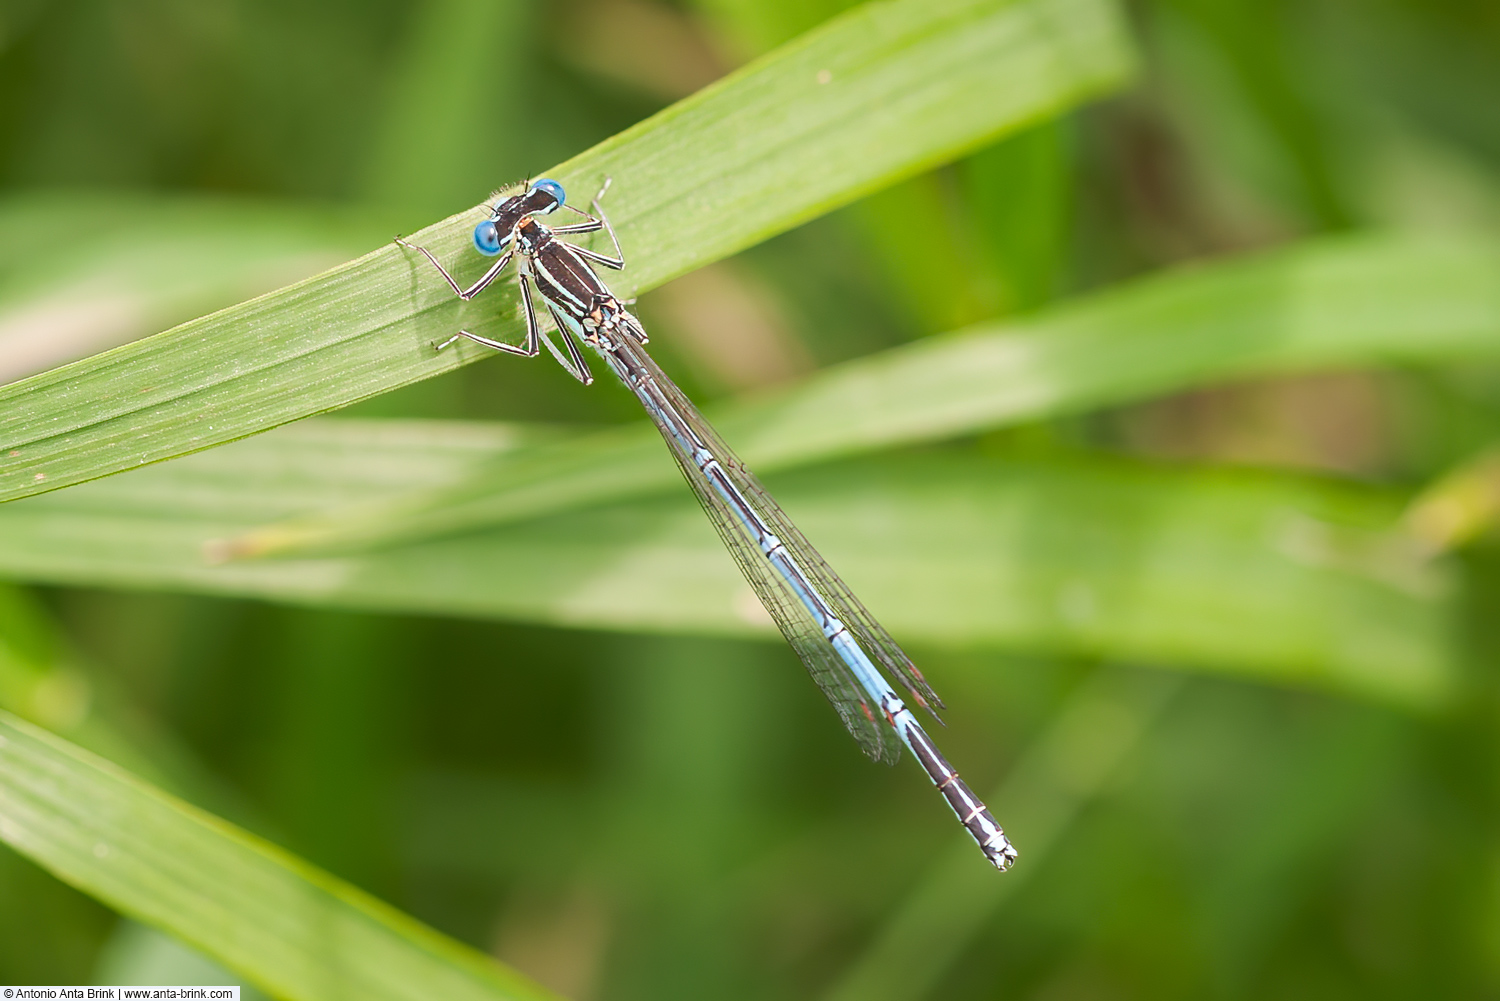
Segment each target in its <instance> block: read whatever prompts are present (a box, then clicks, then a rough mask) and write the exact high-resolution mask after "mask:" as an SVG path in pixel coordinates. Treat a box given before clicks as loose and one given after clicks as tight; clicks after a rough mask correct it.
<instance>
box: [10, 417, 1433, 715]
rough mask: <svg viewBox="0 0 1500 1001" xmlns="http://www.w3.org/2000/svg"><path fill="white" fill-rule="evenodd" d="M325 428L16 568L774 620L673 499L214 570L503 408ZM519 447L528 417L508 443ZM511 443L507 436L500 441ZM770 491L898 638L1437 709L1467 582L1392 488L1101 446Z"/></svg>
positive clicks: (37, 503)
mask: <svg viewBox="0 0 1500 1001" xmlns="http://www.w3.org/2000/svg"><path fill="white" fill-rule="evenodd" d="M391 423H392V425H393V428H392V430H391V431H386V430H385V428H386V427H387V424H386V422H380V421H353V420H325V421H309V422H305V423H303V424H299V425H296V426H295V427H290V428H285V429H282V430H280V431H278V432H276V433H275V434H273V435H266V436H261V437H258V438H256V439H253V440H251V441H246V442H241V443H239V444H237V445H234V446H233V447H230V448H225V449H216V450H214V451H211V452H206V453H204V454H202V455H197V456H193V457H191V458H187V459H183V460H182V461H180V462H174V463H170V464H167V465H163V466H160V467H156V468H152V469H144V470H140V471H137V472H134V473H131V474H130V475H128V476H120V477H114V478H111V479H108V480H104V481H101V482H98V483H92V484H88V485H85V486H80V487H78V488H76V489H72V490H67V491H61V492H57V493H53V494H49V495H46V496H43V497H33V498H29V499H27V500H24V501H19V502H16V503H13V504H8V505H5V506H4V507H3V508H0V574H4V575H8V576H12V577H16V578H23V579H32V580H38V581H48V582H55V583H73V584H88V585H92V586H120V587H149V588H174V589H186V590H191V591H205V592H210V593H220V594H238V595H257V596H263V597H266V598H271V599H275V600H281V601H293V602H306V603H312V604H319V605H330V606H341V607H352V608H370V609H386V610H398V609H399V610H403V611H414V612H429V613H437V614H448V615H474V616H495V617H503V618H510V619H521V620H528V621H537V622H545V623H553V624H560V625H569V626H591V627H596V628H610V629H629V630H642V631H654V632H679V633H728V634H740V635H744V634H751V635H754V634H757V633H761V634H765V635H770V623H769V622H768V621H767V620H766V617H765V614H764V612H763V611H762V610H761V608H760V606H759V604H758V603H757V602H756V601H755V599H754V597H753V596H752V595H751V594H750V593H749V591H748V590H747V589H746V587H745V584H744V581H743V579H741V578H740V576H739V574H738V573H737V572H736V571H735V567H734V564H733V562H732V561H731V560H729V559H728V558H726V556H725V554H724V552H723V547H722V546H721V545H720V543H719V540H718V538H717V536H716V535H715V534H714V533H713V531H712V529H711V528H710V527H709V526H708V524H707V523H706V522H705V521H704V519H703V517H702V513H701V512H700V511H699V510H698V509H697V507H696V505H695V504H694V503H693V500H692V498H691V496H690V495H689V494H688V493H687V491H684V490H680V489H679V490H676V491H674V492H673V493H672V494H670V495H668V496H664V497H660V498H651V499H643V500H639V501H636V502H633V503H622V504H619V505H616V506H613V507H609V508H599V509H594V510H592V511H590V512H589V515H588V517H586V518H580V517H578V516H576V515H574V514H570V513H564V514H558V515H552V516H548V517H542V518H535V519H532V520H529V521H525V522H520V523H516V524H511V525H505V526H497V527H494V528H491V529H488V530H486V531H484V532H476V533H470V534H466V535H462V536H458V537H453V538H445V539H441V540H436V541H432V542H425V543H420V544H415V545H410V546H404V547H399V548H393V549H386V550H380V551H377V552H373V553H366V554H359V555H351V556H343V557H332V558H322V559H296V560H292V559H284V560H257V561H242V562H235V563H229V564H224V565H220V566H210V565H207V564H205V562H204V560H203V557H202V552H201V550H202V546H203V544H204V542H205V540H209V539H214V538H223V537H226V536H232V535H234V534H235V533H237V532H241V531H244V529H246V528H248V527H249V526H251V525H254V524H257V523H259V522H264V521H268V520H272V519H275V518H277V517H280V516H284V515H285V514H287V513H289V512H291V511H298V510H307V509H308V508H309V507H310V506H316V505H318V504H320V503H334V504H336V503H338V502H340V501H345V502H346V501H347V499H348V498H350V497H354V496H375V497H379V496H382V495H383V494H384V495H389V494H390V493H392V492H400V491H403V490H405V489H409V487H410V485H411V484H412V483H415V482H429V481H436V482H444V481H448V482H451V481H452V480H453V479H454V478H459V477H462V476H464V475H465V474H466V472H467V471H468V470H471V469H472V468H473V466H474V465H476V464H479V463H482V462H484V461H486V458H487V457H488V456H493V455H495V454H497V453H499V452H500V451H501V450H502V449H504V448H507V447H511V443H512V442H513V440H515V438H514V437H507V436H506V430H505V429H504V428H503V427H494V426H485V425H461V424H460V425H454V424H449V423H446V422H440V421H432V422H391ZM515 437H519V438H521V439H523V440H524V435H521V436H515ZM488 439H494V440H488ZM770 486H771V488H772V489H773V491H774V493H775V494H776V496H777V497H778V498H779V499H780V500H781V502H782V503H783V505H784V506H785V508H786V510H787V511H788V512H789V513H790V514H791V515H792V517H793V518H794V519H796V521H797V524H798V525H799V526H801V527H802V528H803V529H804V530H805V531H806V532H807V534H808V536H809V537H810V538H812V539H813V540H815V541H816V542H817V544H818V546H819V548H820V549H821V550H822V551H823V553H824V554H825V555H827V556H828V557H829V559H830V560H831V561H832V562H833V564H834V565H835V566H837V567H838V568H839V572H840V573H841V574H842V575H843V577H844V578H845V579H846V580H847V581H848V582H849V584H850V585H851V586H852V587H853V588H854V590H855V591H856V592H857V593H858V594H859V595H860V596H861V597H862V598H863V599H864V601H865V602H866V604H868V605H869V607H870V608H871V610H872V611H873V612H874V613H875V614H876V615H878V616H880V617H881V619H882V621H883V622H884V623H885V625H886V626H887V627H888V628H889V629H890V630H891V631H892V633H894V634H895V635H897V636H900V637H901V638H902V639H903V641H909V642H910V643H912V644H921V643H924V642H925V643H935V644H945V645H950V646H960V647H963V646H990V647H1002V648H1010V649H1023V650H1034V651H1045V652H1068V653H1084V654H1090V655H1100V656H1106V657H1112V658H1115V659H1120V660H1130V661H1138V662H1148V663H1160V664H1170V665H1176V666H1183V667H1190V668H1194V669H1210V670H1218V671H1226V672H1231V673H1235V674H1240V675H1245V676H1249V677H1255V678H1260V679H1265V680H1273V681H1281V682H1285V683H1290V684H1297V685H1309V686H1314V687H1322V688H1331V689H1335V690H1338V691H1343V692H1351V693H1357V694H1360V695H1363V696H1367V697H1373V698H1377V699H1381V700H1385V701H1389V702H1393V703H1396V704H1398V705H1402V706H1406V707H1414V706H1433V705H1435V704H1438V703H1440V702H1442V701H1443V700H1444V699H1446V698H1447V697H1448V696H1449V695H1450V694H1451V692H1452V688H1453V684H1454V679H1455V658H1456V656H1457V654H1456V651H1455V649H1454V642H1455V638H1454V636H1453V634H1452V633H1453V630H1452V624H1451V621H1450V619H1451V617H1452V615H1453V607H1452V591H1453V583H1454V582H1453V580H1452V578H1451V575H1450V572H1449V568H1448V567H1446V565H1444V564H1442V563H1430V562H1427V561H1426V560H1425V559H1424V557H1423V554H1422V553H1421V552H1420V551H1418V550H1417V549H1416V547H1415V546H1414V545H1413V543H1412V542H1411V540H1410V539H1409V538H1408V537H1407V536H1406V535H1405V534H1404V533H1402V532H1401V531H1400V530H1399V528H1398V526H1399V523H1400V516H1401V511H1402V500H1403V498H1402V497H1400V496H1399V495H1395V494H1392V493H1388V492H1384V491H1380V490H1376V489H1369V488H1360V487H1353V486H1349V485H1344V484H1336V483H1328V482H1320V481H1318V480H1315V479H1309V478H1302V477H1290V476H1276V475H1267V474H1252V473H1246V472H1242V473H1204V472H1191V471H1172V470H1166V469H1153V468H1150V467H1140V466H1134V465H1129V464H1123V463H1120V464H1116V463H1109V462H1103V461H1095V462H1090V463H1072V462H1062V463H1055V462H1045V461H1037V460H1024V461H1018V460H1005V461H997V460H996V459H993V458H988V457H985V456H982V455H977V454H974V453H956V454H930V455H893V456H887V457H882V458H880V459H879V460H874V459H863V460H858V461H852V462H845V463H840V464H838V465H833V466H828V467H819V468H816V469H807V470H802V471H799V472H797V473H795V474H782V475H781V476H779V477H775V478H772V479H771V480H770Z"/></svg>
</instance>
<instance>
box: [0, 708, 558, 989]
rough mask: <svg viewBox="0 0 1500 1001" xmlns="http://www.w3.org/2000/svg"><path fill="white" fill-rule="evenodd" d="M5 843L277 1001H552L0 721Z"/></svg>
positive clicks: (291, 861)
mask: <svg viewBox="0 0 1500 1001" xmlns="http://www.w3.org/2000/svg"><path fill="white" fill-rule="evenodd" d="M0 840H3V841H4V842H5V843H6V844H8V845H10V846H11V847H12V848H14V849H15V850H16V851H18V852H20V853H21V854H23V855H25V856H27V857H28V858H30V859H32V860H33V861H35V862H36V863H37V864H39V865H41V866H42V867H44V868H46V869H48V870H49V871H51V872H52V873H54V874H55V875H56V876H58V877H59V878H60V879H62V880H64V881H65V882H68V883H71V884H72V885H74V886H76V887H78V888H79V889H81V890H83V891H84V892H85V893H88V894H89V895H91V896H93V897H95V898H97V899H98V900H100V901H102V902H103V903H105V904H108V905H109V906H110V907H113V908H114V909H116V910H118V911H120V912H121V913H122V914H127V915H129V916H131V917H133V918H135V919H137V920H139V921H142V922H144V923H147V924H150V925H154V926H156V927H158V928H162V929H164V930H166V931H169V932H171V933H172V934H173V935H175V936H176V937H178V938H180V939H182V940H183V941H184V942H188V943H190V944H192V945H193V946H195V947H196V948H198V949H200V950H201V951H202V952H204V953H205V954H207V955H209V956H212V957H214V958H215V959H217V960H219V961H220V962H222V963H223V964H224V965H225V966H227V967H229V968H230V969H232V970H235V971H237V972H239V973H241V974H244V975H245V976H247V977H249V978H250V979H252V980H254V981H255V982H256V983H257V984H259V985H261V986H263V987H264V988H266V989H267V990H268V991H270V992H271V993H272V994H274V995H276V996H278V997H284V998H292V999H298V1001H313V999H327V998H348V997H359V998H374V999H401V1001H415V999H417V998H429V997H444V998H454V999H470V1001H499V999H514V998H550V997H553V996H554V995H552V994H551V993H550V992H548V991H546V990H544V989H543V988H541V987H538V986H536V985H534V984H532V983H529V982H528V981H526V980H525V979H523V978H522V977H521V976H519V975H518V974H515V973H513V972H511V971H509V970H507V969H505V968H503V967H501V966H499V965H498V964H496V963H494V962H493V961H491V960H490V959H489V958H488V957H486V956H484V955H482V954H480V953H478V952H475V951H474V950H472V949H469V948H468V947H466V946H464V945H461V944H460V943H457V942H454V941H452V940H450V939H447V938H445V937H444V936H442V935H439V934H438V933H437V932H434V931H432V930H431V929H429V928H427V927H426V926H424V925H421V924H419V923H417V922H416V921H413V920H412V919H410V918H408V917H406V916H405V915H403V914H401V913H400V912H398V911H396V910H395V909H393V908H391V907H388V906H386V905H385V904H382V903H380V902H379V901H377V900H375V899H374V898H372V897H370V896H368V895H366V894H365V893H363V892H361V891H359V890H357V889H355V888H354V887H352V886H349V885H348V884H346V883H343V882H341V881H339V880H337V879H334V878H333V877H332V876H329V875H328V874H327V873H325V872H322V871H320V870H318V869H316V868H314V867H313V866H311V865H309V864H307V863H305V862H303V861H301V860H300V859H297V858H296V857H294V856H291V855H289V854H287V853H286V852H283V851H281V850H280V849H278V848H276V847H275V846H274V845H271V844H268V843H267V842H264V841H262V840H260V839H259V838H256V837H254V836H252V835H250V834H247V833H245V832H244V831H241V830H239V829H237V828H235V827H233V826H231V825H229V824H227V823H225V822H224V821H222V820H219V819H218V818H216V817H214V816H212V815H210V814H207V813H204V812H202V811H200V810H198V809H196V808H195V807H192V806H189V805H188V804H186V803H183V802H182V801H180V800H177V799H175V798H173V797H171V796H169V795H167V794H166V793H164V792H161V791H160V790H159V789H156V788H155V787H153V786H151V785H149V784H147V783H145V782H143V781H141V780H140V779H138V778H136V777H134V776H133V775H130V774H129V773H128V772H124V771H121V770H119V769H117V768H115V767H114V766H112V765H110V764H109V763H108V762H106V761H103V760H102V759H99V758H96V757H94V756H93V755H92V754H89V753H88V752H86V751H83V750H81V749H79V748H77V747H75V746H73V745H71V744H69V743H67V742H66V741H64V740H62V739H61V738H58V737H55V736H53V735H52V734H49V733H47V732H46V731H45V730H41V729H38V728H37V727H34V726H32V725H30V724H29V723H25V722H23V721H21V720H19V719H17V718H16V717H14V716H11V715H9V714H8V713H0Z"/></svg>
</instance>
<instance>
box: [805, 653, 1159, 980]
mask: <svg viewBox="0 0 1500 1001" xmlns="http://www.w3.org/2000/svg"><path fill="white" fill-rule="evenodd" d="M1180 687H1181V679H1180V678H1173V677H1168V676H1162V675H1158V674H1144V673H1135V672H1131V673H1126V672H1124V671H1117V670H1104V671H1101V672H1099V674H1097V675H1096V676H1095V677H1093V678H1092V679H1090V680H1089V681H1088V682H1087V683H1085V684H1084V685H1083V686H1082V687H1081V689H1080V690H1079V691H1077V692H1074V693H1073V695H1072V696H1070V697H1069V699H1068V701H1067V702H1066V703H1065V704H1064V705H1063V706H1062V709H1061V711H1060V712H1059V713H1058V714H1057V716H1056V717H1055V718H1054V719H1053V721H1052V724H1051V725H1050V726H1049V727H1048V729H1047V732H1046V733H1044V734H1042V736H1041V738H1040V739H1039V740H1037V741H1036V742H1035V743H1033V744H1032V746H1031V747H1030V749H1029V750H1028V751H1027V752H1026V753H1025V755H1023V756H1022V758H1021V760H1020V761H1019V762H1018V763H1017V764H1016V767H1015V769H1014V770H1013V771H1012V772H1011V774H1010V776H1009V777H1008V778H1006V780H1005V781H1004V782H1002V783H1001V784H1000V785H999V786H998V787H997V788H996V789H995V790H994V792H992V793H990V795H988V796H986V797H985V799H986V800H987V801H988V802H989V803H990V804H991V808H992V809H994V810H995V811H997V813H998V814H999V815H1000V816H1001V818H1002V823H1003V824H1004V825H1005V829H1006V831H1007V833H1008V834H1009V835H1010V837H1011V839H1012V840H1013V841H1015V843H1016V844H1017V846H1018V847H1019V849H1020V852H1021V859H1022V861H1021V862H1020V863H1017V865H1016V867H1015V868H1014V869H1012V870H1011V871H1010V872H1009V873H1007V874H1006V876H1005V878H1004V879H995V878H993V877H990V878H985V874H983V873H977V872H976V870H975V867H974V858H973V856H974V849H973V847H972V846H969V847H968V850H967V851H959V850H958V849H959V848H960V847H962V846H960V845H958V844H956V843H955V844H954V846H953V847H952V848H951V849H950V850H949V851H947V852H946V853H945V854H944V855H943V856H942V857H941V858H939V859H938V860H937V861H936V862H934V864H933V865H932V866H931V867H930V868H929V870H928V872H927V874H926V875H925V877H924V878H923V879H922V880H921V881H920V882H919V883H918V885H917V886H916V887H915V889H914V890H913V891H912V893H911V894H910V895H909V896H908V897H907V899H906V901H905V902H904V903H903V904H902V905H901V906H900V907H899V908H898V909H897V910H896V911H895V913H894V914H892V915H891V916H890V917H889V918H888V919H887V920H886V922H885V924H884V925H883V926H882V927H881V929H880V931H879V932H877V933H876V936H875V939H874V941H873V942H871V943H870V945H869V947H868V948H867V949H866V950H865V952H864V954H863V955H862V956H861V957H860V958H859V959H858V960H856V961H855V963H854V965H853V966H852V967H850V969H849V971H848V972H847V973H846V974H845V975H844V976H843V977H842V978H840V980H839V982H838V983H837V984H836V985H834V987H833V988H832V989H831V990H829V991H828V993H827V994H825V995H824V997H825V998H826V999H827V1001H921V999H922V998H925V997H928V996H929V992H930V991H931V990H932V988H933V987H935V986H936V985H937V983H938V982H939V980H940V979H941V977H942V975H943V973H945V972H946V971H947V969H948V967H949V966H950V965H951V964H952V963H953V962H954V961H955V960H956V959H957V958H958V957H959V956H960V955H961V954H962V953H963V951H964V949H965V948H967V947H968V946H969V945H970V944H971V943H972V942H973V940H974V938H975V936H976V935H978V934H979V932H980V931H981V930H982V929H983V927H984V924H985V922H986V921H989V920H990V919H992V918H993V917H994V915H995V912H996V911H998V910H999V909H1000V908H1001V907H1002V906H1004V904H1005V901H1007V900H1009V899H1010V898H1011V897H1013V896H1014V895H1015V893H1016V891H1017V890H1018V889H1020V887H1021V885H1022V884H1023V883H1024V882H1026V881H1027V880H1028V879H1030V878H1031V877H1032V876H1033V875H1034V874H1035V873H1036V871H1037V870H1038V868H1040V867H1041V866H1042V865H1043V864H1044V863H1045V862H1046V858H1047V855H1048V854H1049V853H1050V852H1051V850H1052V848H1053V846H1054V845H1056V844H1057V842H1058V841H1060V840H1061V839H1062V837H1063V835H1064V834H1066V833H1067V830H1068V828H1069V826H1071V825H1072V823H1073V821H1074V820H1075V819H1076V818H1077V817H1078V814H1079V813H1080V812H1081V811H1082V810H1083V809H1084V808H1085V807H1086V806H1087V805H1088V804H1089V802H1090V801H1091V800H1093V799H1094V797H1096V796H1098V795H1099V794H1100V792H1102V791H1103V789H1104V788H1105V786H1106V785H1107V784H1108V783H1109V781H1110V779H1111V778H1113V777H1114V776H1115V775H1116V774H1117V773H1118V771H1119V769H1120V766H1121V765H1122V764H1123V763H1124V762H1125V761H1126V760H1127V759H1128V758H1129V757H1130V755H1131V753H1132V752H1133V751H1134V750H1135V749H1136V748H1137V747H1138V746H1139V745H1140V743H1141V740H1142V739H1143V738H1144V737H1145V736H1146V734H1147V733H1148V732H1149V731H1150V729H1151V726H1152V724H1153V723H1154V722H1155V721H1156V720H1157V718H1158V717H1160V715H1161V714H1162V712H1163V710H1165V709H1166V707H1167V706H1168V705H1170V704H1171V700H1172V696H1173V695H1175V694H1176V693H1177V690H1178V689H1179V688H1180Z"/></svg>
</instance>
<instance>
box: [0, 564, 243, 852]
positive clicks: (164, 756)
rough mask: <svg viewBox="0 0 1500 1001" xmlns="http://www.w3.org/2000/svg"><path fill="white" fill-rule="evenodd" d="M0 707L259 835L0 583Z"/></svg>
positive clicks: (231, 799)
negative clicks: (241, 824)
mask: <svg viewBox="0 0 1500 1001" xmlns="http://www.w3.org/2000/svg"><path fill="white" fill-rule="evenodd" d="M0 710H4V711H6V712H10V713H13V714H15V715H16V716H19V717H21V718H22V719H24V720H27V721H29V722H32V723H35V724H37V725H38V726H41V727H44V728H45V729H47V730H50V731H52V732H53V733H56V734H58V735H59V736H61V737H63V738H65V739H67V740H69V741H71V742H73V743H74V744H77V745H78V746H79V747H82V748H83V749H84V750H86V751H90V752H92V753H94V754H98V755H100V756H102V757H104V758H107V759H109V760H110V761H113V762H114V763H115V764H117V765H119V766H121V767H122V768H125V769H128V770H129V771H131V772H133V773H135V774H136V775H139V776H141V777H142V778H144V779H146V780H147V781H149V782H151V783H153V784H154V785H157V786H159V787H161V788H163V789H165V790H166V791H168V792H171V793H173V794H174V795H177V796H182V797H184V798H186V799H189V800H191V801H192V802H194V803H196V804H198V805H199V806H203V807H205V808H207V809H211V810H213V811H215V812H217V813H219V814H220V815H222V816H227V817H230V818H231V819H234V820H236V821H237V822H239V823H250V824H252V825H253V826H256V827H257V829H260V830H264V829H265V822H264V820H263V818H260V817H252V816H251V814H250V810H249V809H248V807H247V804H246V803H245V802H244V801H243V798H242V797H240V796H239V795H237V794H236V793H234V792H232V791H231V790H230V789H229V788H228V787H226V786H225V785H224V783H223V782H221V781H220V780H219V779H218V778H217V777H216V776H214V774H213V772H212V771H211V770H210V769H209V768H208V767H206V766H205V765H204V764H203V762H202V761H201V760H199V759H198V757H197V756H196V755H195V754H194V753H193V752H192V751H191V750H190V749H189V748H188V747H186V746H185V745H184V744H183V743H182V742H181V741H179V740H178V739H177V738H176V737H175V735H173V734H171V733H170V732H168V731H165V730H163V729H162V728H161V727H160V726H158V725H156V723H155V721H154V720H152V719H151V718H150V717H149V716H148V715H146V714H144V713H142V712H141V711H139V709H138V708H137V707H136V706H135V705H133V704H132V703H131V702H130V701H129V700H128V699H127V698H125V697H124V696H123V695H121V694H120V692H119V691H118V690H117V689H116V686H115V685H114V684H112V683H111V680H110V679H109V678H108V677H103V676H100V675H99V673H98V672H96V671H93V670H88V669H86V668H85V666H84V665H83V664H81V663H79V659H78V658H77V656H76V655H75V654H73V652H72V651H71V650H69V649H68V648H67V645H66V644H65V642H64V641H63V640H62V638H61V636H60V634H59V631H58V629H57V627H56V626H55V625H54V624H53V623H52V621H51V619H50V617H49V616H48V615H47V614H46V612H45V610H44V609H43V608H42V607H41V606H40V604H39V603H38V602H35V601H33V600H32V599H31V598H30V596H29V595H27V594H26V593H25V592H24V591H22V590H21V589H20V588H17V587H12V586H10V585H0Z"/></svg>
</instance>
